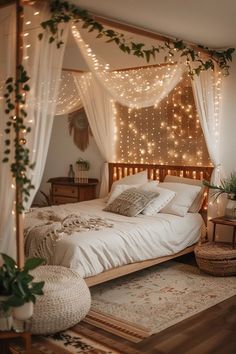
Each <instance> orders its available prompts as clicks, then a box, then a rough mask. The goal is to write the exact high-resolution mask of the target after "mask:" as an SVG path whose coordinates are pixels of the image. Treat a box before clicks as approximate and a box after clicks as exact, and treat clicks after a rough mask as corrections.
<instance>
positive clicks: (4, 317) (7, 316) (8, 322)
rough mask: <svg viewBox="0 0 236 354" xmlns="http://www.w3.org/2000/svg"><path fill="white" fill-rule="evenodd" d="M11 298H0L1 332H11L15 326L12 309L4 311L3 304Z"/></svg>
mask: <svg viewBox="0 0 236 354" xmlns="http://www.w3.org/2000/svg"><path fill="white" fill-rule="evenodd" d="M8 297H9V296H0V331H10V330H11V329H12V325H13V318H12V309H11V308H10V309H9V310H8V311H3V309H2V307H1V302H2V301H5V300H7V299H8Z"/></svg>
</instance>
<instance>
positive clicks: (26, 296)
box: [0, 253, 44, 330]
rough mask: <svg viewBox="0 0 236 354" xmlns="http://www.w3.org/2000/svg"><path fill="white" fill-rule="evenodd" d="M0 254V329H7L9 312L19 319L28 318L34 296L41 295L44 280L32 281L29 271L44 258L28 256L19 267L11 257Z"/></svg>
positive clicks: (9, 317)
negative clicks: (0, 261)
mask: <svg viewBox="0 0 236 354" xmlns="http://www.w3.org/2000/svg"><path fill="white" fill-rule="evenodd" d="M1 256H2V259H3V262H4V263H3V264H2V266H1V267H0V310H1V312H0V314H1V317H2V318H1V321H2V323H4V324H3V327H5V328H0V329H1V330H9V329H11V326H12V320H11V314H13V317H14V318H15V319H18V320H21V321H24V320H26V319H28V318H30V317H31V316H32V314H33V304H34V303H35V301H36V296H37V295H43V286H44V282H43V281H41V282H34V281H33V279H34V278H33V276H32V275H31V274H30V271H31V270H33V269H35V268H36V267H38V266H39V265H40V264H42V263H43V262H44V260H43V259H40V258H29V259H27V260H26V262H25V265H24V267H23V268H22V269H19V268H18V267H17V264H16V262H15V261H14V259H13V258H11V257H10V256H8V255H6V254H4V253H2V254H1ZM11 310H12V311H11ZM2 319H3V320H2ZM1 321H0V322H1ZM6 327H7V328H6Z"/></svg>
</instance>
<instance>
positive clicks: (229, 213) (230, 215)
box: [225, 198, 236, 220]
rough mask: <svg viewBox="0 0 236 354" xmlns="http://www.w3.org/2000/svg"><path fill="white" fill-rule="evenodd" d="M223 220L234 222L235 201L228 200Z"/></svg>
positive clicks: (235, 217)
mask: <svg viewBox="0 0 236 354" xmlns="http://www.w3.org/2000/svg"><path fill="white" fill-rule="evenodd" d="M225 218H226V219H228V220H236V199H231V198H228V203H227V204H226V208H225Z"/></svg>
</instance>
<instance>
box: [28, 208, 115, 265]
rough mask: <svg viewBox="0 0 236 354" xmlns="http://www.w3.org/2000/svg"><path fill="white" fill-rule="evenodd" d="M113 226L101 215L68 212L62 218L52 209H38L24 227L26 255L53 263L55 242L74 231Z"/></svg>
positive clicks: (94, 229)
mask: <svg viewBox="0 0 236 354" xmlns="http://www.w3.org/2000/svg"><path fill="white" fill-rule="evenodd" d="M107 227H113V224H111V223H109V222H108V221H107V220H105V219H104V218H101V217H91V216H90V217H82V216H81V215H77V214H70V215H68V216H66V217H65V218H62V217H61V216H60V215H59V214H56V213H55V212H54V211H53V210H45V211H39V212H38V213H37V215H36V217H34V218H32V221H31V223H30V224H29V225H28V227H27V228H26V229H25V255H26V257H40V258H43V259H45V262H46V264H54V254H55V247H56V242H57V241H58V240H61V239H62V238H64V237H67V236H69V235H71V234H73V233H74V232H81V231H90V230H93V231H96V230H101V229H103V228H107Z"/></svg>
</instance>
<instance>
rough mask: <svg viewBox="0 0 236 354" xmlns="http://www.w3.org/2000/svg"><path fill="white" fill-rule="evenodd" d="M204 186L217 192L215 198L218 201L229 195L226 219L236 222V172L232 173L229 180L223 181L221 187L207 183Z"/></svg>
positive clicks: (214, 194)
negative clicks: (221, 197) (220, 197)
mask: <svg viewBox="0 0 236 354" xmlns="http://www.w3.org/2000/svg"><path fill="white" fill-rule="evenodd" d="M204 185H205V186H207V187H208V188H210V189H214V190H215V192H213V196H215V197H216V199H217V198H218V197H219V196H220V195H221V194H223V193H226V194H227V198H228V203H227V205H226V208H225V217H226V218H227V219H230V220H236V172H232V173H231V174H230V176H229V177H228V178H225V179H223V180H222V181H221V185H219V186H217V185H215V184H211V183H209V182H207V181H204Z"/></svg>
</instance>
